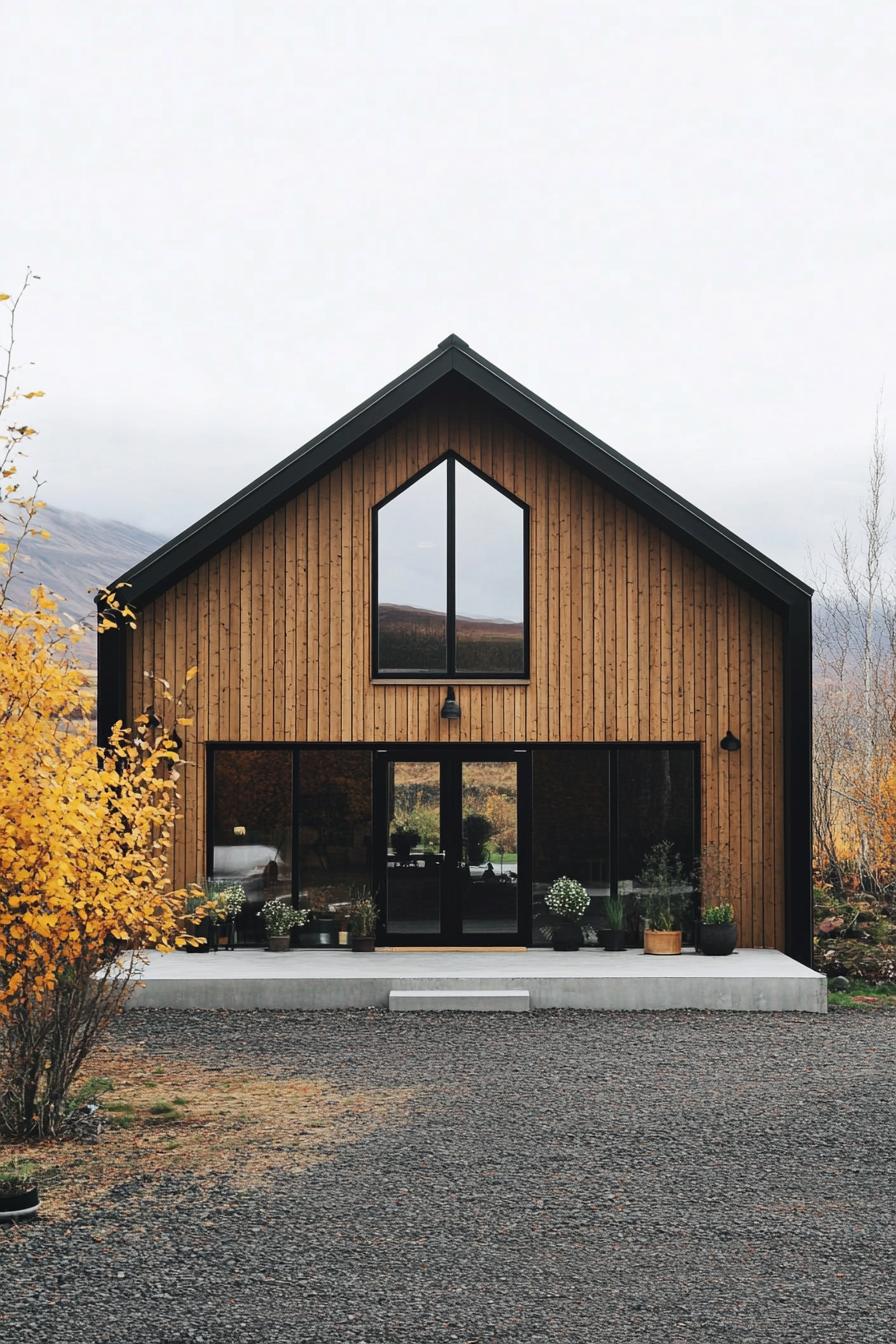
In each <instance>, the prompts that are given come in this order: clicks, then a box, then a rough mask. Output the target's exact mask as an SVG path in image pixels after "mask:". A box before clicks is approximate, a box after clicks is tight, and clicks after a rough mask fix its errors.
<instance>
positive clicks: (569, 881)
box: [544, 877, 591, 922]
mask: <svg viewBox="0 0 896 1344" xmlns="http://www.w3.org/2000/svg"><path fill="white" fill-rule="evenodd" d="M590 900H591V898H590V897H589V895H588V893H587V891H586V890H585V888H584V887H583V886H582V884H581V882H577V881H576V879H575V878H574V877H558V878H557V880H556V882H554V883H552V885H551V888H550V891H549V892H548V894H547V896H545V898H544V903H545V905H546V906H547V908H548V909H549V910H550V912H551V914H553V915H557V917H558V918H559V919H571V920H572V921H573V922H575V921H576V920H579V919H581V918H582V916H583V915H584V913H585V911H586V910H587V909H588V906H589V904H590Z"/></svg>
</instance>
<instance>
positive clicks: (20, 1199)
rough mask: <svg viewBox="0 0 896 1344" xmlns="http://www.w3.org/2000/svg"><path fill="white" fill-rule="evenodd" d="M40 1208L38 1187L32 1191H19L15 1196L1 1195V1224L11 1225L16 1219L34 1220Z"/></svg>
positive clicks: (34, 1187) (33, 1187)
mask: <svg viewBox="0 0 896 1344" xmlns="http://www.w3.org/2000/svg"><path fill="white" fill-rule="evenodd" d="M39 1207H40V1199H39V1198H38V1195H37V1186H36V1185H32V1186H31V1188H30V1190H18V1191H16V1193H15V1194H14V1195H4V1194H0V1223H9V1222H12V1221H13V1220H14V1219H16V1218H34V1217H35V1215H36V1214H37V1210H38V1208H39Z"/></svg>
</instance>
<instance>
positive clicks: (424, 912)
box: [386, 761, 445, 936]
mask: <svg viewBox="0 0 896 1344" xmlns="http://www.w3.org/2000/svg"><path fill="white" fill-rule="evenodd" d="M440 774H441V772H440V767H439V763H438V761H390V762H389V807H388V822H389V826H388V848H387V850H386V929H387V932H388V933H391V934H413V935H415V936H417V935H423V934H437V933H439V931H440V929H441V912H442V874H443V871H444V863H445V855H444V851H443V848H442V820H441V778H440Z"/></svg>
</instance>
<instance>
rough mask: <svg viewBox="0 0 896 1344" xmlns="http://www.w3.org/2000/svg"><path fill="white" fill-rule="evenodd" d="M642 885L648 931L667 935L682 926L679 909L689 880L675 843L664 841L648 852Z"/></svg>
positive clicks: (642, 874)
mask: <svg viewBox="0 0 896 1344" xmlns="http://www.w3.org/2000/svg"><path fill="white" fill-rule="evenodd" d="M638 886H639V888H640V893H639V895H640V899H641V901H642V902H643V907H644V922H645V924H646V926H647V928H649V929H657V930H658V931H662V932H666V933H667V932H669V931H670V930H672V929H678V928H680V927H681V916H680V911H679V908H678V907H679V902H680V899H681V894H682V892H683V890H684V889H685V888H686V886H687V879H686V877H685V872H684V866H683V864H682V862H681V857H680V855H679V854H677V853H676V852H675V850H674V848H673V846H672V841H671V840H661V841H660V842H659V844H656V845H654V846H653V847H652V849H649V850H648V851H647V853H646V854H645V856H644V866H643V868H642V869H641V872H640V873H639V874H638Z"/></svg>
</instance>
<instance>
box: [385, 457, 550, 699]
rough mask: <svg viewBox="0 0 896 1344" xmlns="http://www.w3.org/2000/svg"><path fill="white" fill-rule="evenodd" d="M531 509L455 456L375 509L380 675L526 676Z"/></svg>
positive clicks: (458, 677)
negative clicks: (528, 550) (527, 559)
mask: <svg viewBox="0 0 896 1344" xmlns="http://www.w3.org/2000/svg"><path fill="white" fill-rule="evenodd" d="M527 533H528V510H527V508H526V506H525V505H524V504H521V503H520V502H519V500H517V499H514V497H513V496H512V495H510V494H508V493H507V491H506V490H503V489H502V488H501V487H500V486H498V485H496V484H495V483H494V482H493V481H490V480H488V479H487V477H485V476H483V475H482V474H481V473H480V472H478V471H474V470H473V469H472V468H471V467H468V466H467V465H466V464H465V463H464V462H461V461H460V459H459V458H456V457H454V456H453V455H449V456H448V457H444V458H442V459H441V461H439V462H437V463H436V464H435V465H434V466H432V467H429V468H427V469H426V471H424V472H421V473H420V475H418V476H415V477H414V478H413V479H412V480H411V481H409V482H408V483H407V484H406V485H403V486H402V487H401V488H400V489H399V490H397V491H396V492H395V493H394V494H392V495H390V496H389V498H388V499H385V500H383V502H382V503H381V504H378V505H377V506H376V508H375V509H374V511H373V553H374V564H375V571H374V593H375V607H374V613H375V619H374V623H373V624H374V634H373V658H374V675H375V676H378V677H421V678H423V677H425V678H431V677H445V678H448V677H453V678H455V679H457V680H462V679H464V678H493V677H500V678H505V677H525V676H526V675H527V674H528V666H527V664H528V648H529V641H528V637H527V611H528V594H527V591H526V590H527V573H526V570H527V566H526V555H527V547H528V537H527Z"/></svg>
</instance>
